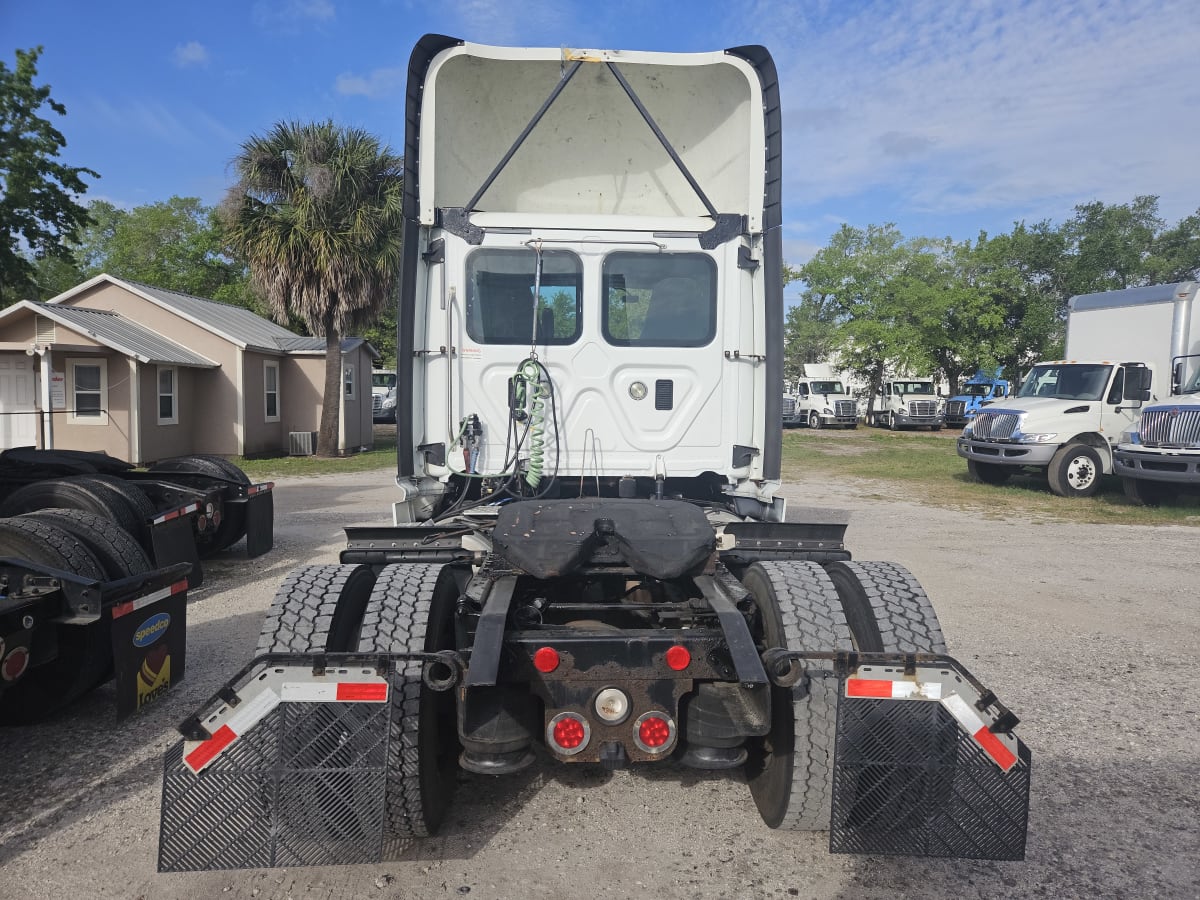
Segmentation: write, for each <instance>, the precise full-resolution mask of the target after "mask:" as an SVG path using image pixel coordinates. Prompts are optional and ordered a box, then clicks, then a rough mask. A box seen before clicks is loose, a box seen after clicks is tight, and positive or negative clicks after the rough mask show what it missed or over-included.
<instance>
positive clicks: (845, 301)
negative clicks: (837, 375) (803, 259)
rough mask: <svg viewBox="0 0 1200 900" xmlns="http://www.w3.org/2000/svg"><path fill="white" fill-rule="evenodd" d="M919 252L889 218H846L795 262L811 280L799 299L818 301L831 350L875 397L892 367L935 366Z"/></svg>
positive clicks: (914, 369) (918, 369)
mask: <svg viewBox="0 0 1200 900" xmlns="http://www.w3.org/2000/svg"><path fill="white" fill-rule="evenodd" d="M919 252H920V245H919V244H916V243H913V242H910V241H906V240H905V239H904V236H903V235H902V234H901V233H900V231H899V230H898V229H897V228H896V226H895V225H892V224H890V223H889V224H887V225H883V226H878V225H869V226H867V228H866V229H865V230H864V229H859V228H853V227H851V226H849V225H843V226H842V227H841V228H840V229H838V231H837V232H836V233H835V234H834V235H833V237H832V238H831V239H830V242H829V245H828V246H826V247H823V248H822V249H821V250H819V251H818V252H817V253H816V254H815V255H814V256H813V258H812V259H810V260H809V261H808V262H807V263H805V264H804V266H802V267H801V269H800V277H801V278H802V279H803V280H804V282H805V283H806V284H807V286H808V287H807V289H806V291H805V293H804V297H803V299H802V301H801V302H802V304H803V303H805V302H808V303H811V304H813V305H814V306H818V305H819V306H820V308H821V309H822V310H823V312H822V315H823V316H825V318H826V319H827V320H828V321H831V322H833V323H834V324H835V326H836V330H835V331H834V332H833V333H834V334H835V335H836V339H835V340H834V341H833V343H832V350H833V352H835V353H836V355H837V358H838V361H839V363H840V364H841V365H842V367H844V368H846V369H847V370H849V371H850V372H851V374H852V375H853V376H854V377H855V378H856V379H857V380H860V381H863V382H866V383H867V385H868V386H869V391H870V395H871V396H872V398H873V397H874V395H875V393H877V392H878V391H879V388H880V385H881V384H882V383H883V381H884V379H885V378H886V376H887V374H888V372H889V371H912V372H923V371H925V370H928V369H929V368H931V367H932V366H933V360H932V358H931V356H930V353H929V346H928V342H927V341H925V340H923V338H922V334H921V329H922V328H923V327H924V320H923V317H922V314H921V313H920V311H919V310H918V309H917V305H918V304H920V303H923V302H925V299H926V292H925V288H924V285H923V284H922V283H921V282H920V280H919V279H918V278H917V277H916V273H915V271H914V267H915V266H916V265H917V263H918V260H917V259H916V255H917V254H918V253H919ZM872 405H873V400H872Z"/></svg>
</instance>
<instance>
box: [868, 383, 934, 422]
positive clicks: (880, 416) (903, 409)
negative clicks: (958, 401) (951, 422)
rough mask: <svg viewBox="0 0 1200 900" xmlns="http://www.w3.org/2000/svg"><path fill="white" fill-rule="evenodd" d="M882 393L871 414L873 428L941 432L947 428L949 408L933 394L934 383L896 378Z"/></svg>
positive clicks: (886, 385) (877, 398) (886, 384)
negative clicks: (919, 429)
mask: <svg viewBox="0 0 1200 900" xmlns="http://www.w3.org/2000/svg"><path fill="white" fill-rule="evenodd" d="M882 391H883V396H882V397H879V396H877V397H876V398H875V399H876V401H877V402H876V405H875V408H874V409H873V410H872V411H871V424H872V425H875V426H877V427H883V428H890V429H891V430H892V431H899V430H900V429H902V428H922V427H928V428H929V430H930V431H941V430H942V426H943V425H945V424H946V404H945V402H944V401H943V400H942V398H941V397H939V396H938V395H937V391H935V390H934V386H933V380H932V379H929V378H894V379H892V380H891V381H885V382H884V383H883V388H882Z"/></svg>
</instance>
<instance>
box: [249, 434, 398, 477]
mask: <svg viewBox="0 0 1200 900" xmlns="http://www.w3.org/2000/svg"><path fill="white" fill-rule="evenodd" d="M230 459H231V461H232V462H233V463H234V464H235V465H236V466H237V467H238V468H240V469H241V470H242V471H243V472H245V473H246V475H247V476H248V477H249V478H250V480H251V481H267V480H270V479H272V478H284V477H288V476H299V475H334V474H340V473H343V472H371V471H375V470H377V469H394V468H396V429H395V428H376V429H375V447H374V448H373V449H371V450H367V451H366V452H364V453H355V454H354V455H353V456H343V457H338V458H336V459H322V458H319V457H316V456H270V457H265V458H260V459H246V458H245V457H242V456H234V457H230Z"/></svg>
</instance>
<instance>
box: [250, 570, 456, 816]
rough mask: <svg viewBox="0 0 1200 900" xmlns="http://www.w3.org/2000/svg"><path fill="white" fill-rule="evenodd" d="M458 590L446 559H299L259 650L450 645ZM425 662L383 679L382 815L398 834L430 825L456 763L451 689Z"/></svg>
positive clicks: (400, 666) (406, 664)
mask: <svg viewBox="0 0 1200 900" xmlns="http://www.w3.org/2000/svg"><path fill="white" fill-rule="evenodd" d="M457 599H458V590H457V586H456V584H455V579H454V574H453V571H452V570H451V568H450V567H448V566H443V565H437V564H414V565H390V566H385V567H384V568H383V569H382V571H380V572H379V575H378V576H376V575H375V574H374V572H373V571H372V569H371V567H370V566H365V565H358V566H355V565H317V566H305V567H303V568H301V569H297V570H296V571H295V572H293V573H291V574H290V575H289V576H288V577H287V579H286V580H285V581H284V583H283V585H281V586H280V588H279V591H278V592H277V593H276V595H275V599H274V601H273V603H272V604H271V608H270V610H269V611H268V613H267V617H266V620H265V621H264V623H263V628H262V632H261V634H260V636H259V641H258V650H257V653H258V654H263V653H320V652H329V653H334V652H352V651H357V652H361V653H403V652H414V653H423V652H433V651H436V650H445V649H453V646H454V630H453V626H454V619H453V615H454V606H455V602H456V601H457ZM423 668H424V664H423V663H422V662H421V661H419V660H412V661H403V660H401V661H399V662H398V663H397V671H396V677H395V678H394V679H393V681H392V690H391V691H390V701H389V702H390V703H391V704H392V715H391V720H390V729H391V733H390V735H389V742H388V753H389V759H388V767H387V788H386V792H387V793H386V801H385V804H386V817H387V827H388V831H389V833H390V834H391V835H393V836H399V837H425V836H428V835H431V834H434V833H436V832H437V830H438V828H439V826H440V825H441V823H442V821H443V819H444V818H445V814H446V810H447V808H448V806H449V802H450V797H451V794H452V793H453V789H454V783H455V777H456V772H457V768H458V765H457V763H458V753H459V747H458V726H457V722H456V720H455V705H454V694H453V692H452V691H433V690H431V689H430V688H429V687H428V686H427V685H426V684H425V682H424V679H423V677H422V671H423Z"/></svg>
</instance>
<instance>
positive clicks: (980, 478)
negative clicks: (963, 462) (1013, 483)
mask: <svg viewBox="0 0 1200 900" xmlns="http://www.w3.org/2000/svg"><path fill="white" fill-rule="evenodd" d="M967 475H968V476H969V477H970V478H971V480H972V481H977V482H979V483H980V484H994V485H1001V484H1006V483H1007V482H1008V479H1009V478H1011V477H1012V470H1011V469H1010V467H1008V466H1001V465H998V464H997V463H985V462H978V461H977V460H974V459H968V460H967Z"/></svg>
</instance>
